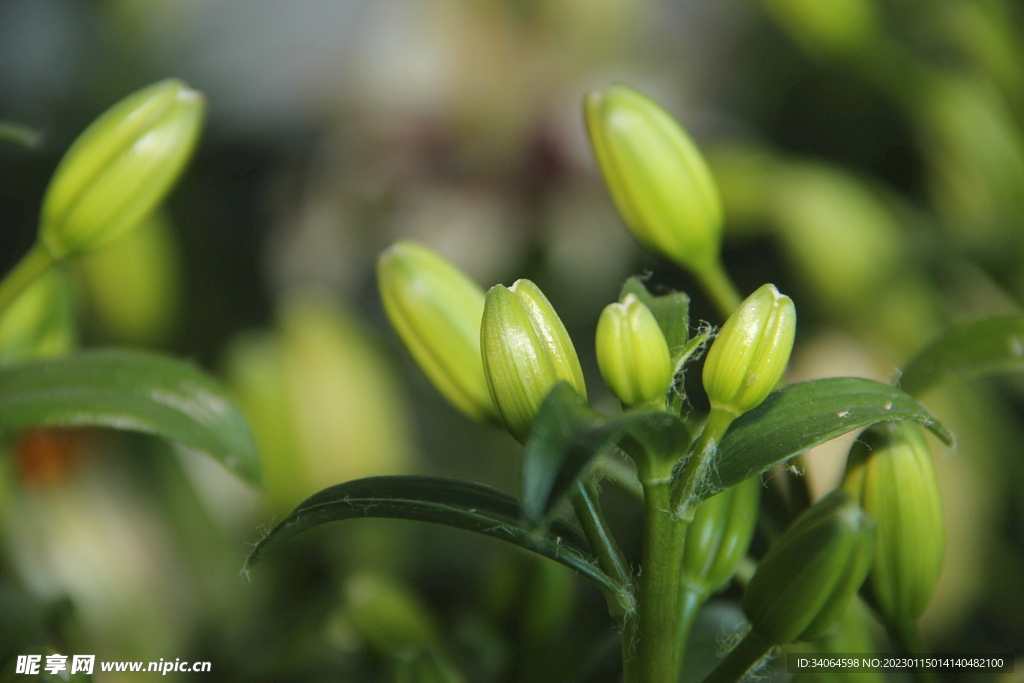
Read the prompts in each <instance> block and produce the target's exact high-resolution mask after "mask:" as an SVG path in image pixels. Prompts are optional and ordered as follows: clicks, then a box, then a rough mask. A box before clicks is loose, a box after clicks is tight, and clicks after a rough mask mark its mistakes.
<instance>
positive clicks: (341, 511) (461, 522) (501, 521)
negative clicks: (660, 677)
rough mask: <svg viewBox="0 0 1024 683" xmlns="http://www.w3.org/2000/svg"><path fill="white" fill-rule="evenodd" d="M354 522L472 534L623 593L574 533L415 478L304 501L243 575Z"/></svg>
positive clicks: (381, 480)
mask: <svg viewBox="0 0 1024 683" xmlns="http://www.w3.org/2000/svg"><path fill="white" fill-rule="evenodd" d="M360 517H386V518H391V519H411V520H417V521H421V522H432V523H434V524H442V525H444V526H450V527H454V528H456V529H463V530H465V531H473V532H475V533H478V534H483V535H485V536H490V537H491V538H497V539H500V540H502V541H506V542H508V543H512V544H514V545H517V546H519V547H520V548H525V549H526V550H529V551H531V552H535V553H537V554H538V555H542V556H544V557H547V558H549V559H552V560H555V561H556V562H560V563H562V564H564V565H566V566H568V567H572V568H573V569H575V570H577V571H579V572H580V573H581V574H583V576H585V577H586V578H587V579H589V580H590V581H592V582H593V583H595V584H596V585H597V586H598V587H599V588H601V589H602V590H604V591H610V592H611V593H613V594H615V595H620V594H622V592H623V591H624V590H625V589H623V588H622V587H620V586H619V585H618V584H616V583H615V582H614V581H613V580H612V579H611V578H609V577H608V576H607V575H606V574H605V573H604V572H602V571H601V570H600V569H599V568H598V567H597V565H595V564H594V563H593V562H592V561H591V560H590V552H589V546H588V545H587V542H586V539H584V537H583V534H582V532H581V531H580V530H579V529H577V528H576V527H574V526H572V525H570V524H568V523H566V522H563V521H555V522H553V523H552V524H551V525H550V526H549V527H548V529H547V530H546V531H545V532H544V533H543V534H538V533H534V532H532V531H531V530H529V529H527V528H526V527H525V526H524V524H523V509H522V507H521V506H520V505H519V501H517V500H516V499H515V498H513V497H512V496H510V495H508V494H507V493H504V492H502V491H499V490H497V489H494V488H491V487H489V486H484V485H483V484H476V483H473V482H468V481H461V480H458V479H445V478H442V477H425V476H418V475H404V476H390V477H369V478H366V479H356V480H355V481H349V482H346V483H344V484H338V485H337V486H332V487H330V488H326V489H324V490H323V491H320V492H319V493H316V494H314V495H313V496H311V497H309V498H307V499H306V500H305V501H303V502H302V503H301V504H300V505H299V506H298V507H297V508H295V509H294V510H292V512H291V513H290V514H289V515H288V516H287V517H285V518H284V520H282V521H281V523H280V524H278V525H277V526H275V527H274V528H273V529H271V530H270V533H269V534H267V535H266V536H265V537H264V538H263V539H262V540H261V541H260V542H259V543H258V544H257V545H256V547H255V548H253V551H252V553H251V554H250V555H249V559H248V560H246V563H245V569H246V571H248V570H249V569H250V568H251V567H252V566H253V565H254V564H255V563H256V562H257V561H259V559H260V558H261V557H263V556H264V555H266V553H267V552H268V551H269V550H270V549H272V548H274V547H275V546H277V545H278V544H279V543H281V542H282V541H284V540H286V539H289V538H291V537H292V536H295V535H296V534H299V533H301V532H303V531H306V530H307V529H312V528H313V527H316V526H319V525H321V524H326V523H328V522H336V521H339V520H343V519H357V518H360Z"/></svg>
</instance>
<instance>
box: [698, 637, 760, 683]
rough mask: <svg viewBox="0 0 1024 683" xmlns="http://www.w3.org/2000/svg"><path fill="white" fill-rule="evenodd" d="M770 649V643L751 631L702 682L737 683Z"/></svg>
mask: <svg viewBox="0 0 1024 683" xmlns="http://www.w3.org/2000/svg"><path fill="white" fill-rule="evenodd" d="M771 649H772V645H771V643H768V642H765V641H764V640H762V639H761V637H760V636H758V635H757V634H756V633H754V632H753V631H750V632H748V633H747V635H746V637H745V638H743V640H741V641H740V644H739V645H737V646H736V649H735V650H733V651H732V652H730V653H729V654H728V656H726V658H725V659H723V660H722V661H721V662H719V664H718V666H716V667H715V670H714V671H712V672H711V673H710V674H708V677H707V678H705V679H704V683H737V682H738V681H740V680H742V679H743V676H744V674H746V673H747V672H748V671H750V667H752V666H754V664H756V663H757V661H758V660H759V659H761V658H762V657H764V656H765V655H766V654H768V651H769V650H771Z"/></svg>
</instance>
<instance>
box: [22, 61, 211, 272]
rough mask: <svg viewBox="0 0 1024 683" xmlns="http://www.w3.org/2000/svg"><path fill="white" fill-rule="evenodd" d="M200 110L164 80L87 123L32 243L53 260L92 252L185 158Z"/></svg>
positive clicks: (145, 209)
mask: <svg viewBox="0 0 1024 683" xmlns="http://www.w3.org/2000/svg"><path fill="white" fill-rule="evenodd" d="M204 109H205V106H204V102H203V97H202V95H201V94H200V93H198V92H197V91H195V90H192V89H190V88H189V87H188V86H186V85H185V84H184V83H183V82H181V81H179V80H177V79H173V78H171V79H167V80H163V81H160V82H158V83H154V84H152V85H150V86H148V87H146V88H143V89H141V90H139V91H137V92H135V93H133V94H131V95H129V96H128V97H126V98H124V99H123V100H121V101H120V102H118V103H116V104H115V105H114V106H112V107H111V108H110V109H108V110H107V111H106V112H104V113H103V114H102V115H100V117H99V118H97V119H96V120H95V121H93V123H92V124H90V126H89V127H88V128H87V129H86V130H85V131H84V132H83V133H82V134H81V135H80V136H79V137H78V139H76V140H75V142H74V143H73V144H72V145H71V147H70V148H69V149H68V151H67V153H65V155H64V158H63V159H61V162H60V164H59V165H58V166H57V170H56V171H55V172H54V174H53V179H52V180H51V181H50V185H49V187H48V188H47V190H46V196H45V197H44V199H43V206H42V211H41V214H40V227H39V239H40V241H41V242H42V243H43V244H45V245H46V247H47V249H48V250H49V251H50V253H51V254H52V255H53V256H54V258H58V259H59V258H63V257H65V256H67V255H69V254H72V253H80V252H87V251H93V250H95V249H99V248H100V247H102V246H103V245H105V244H107V243H109V242H111V241H113V240H115V239H117V238H118V237H119V236H120V235H122V234H123V233H124V232H126V231H127V230H130V229H131V228H132V227H134V226H135V225H136V224H137V223H138V222H139V221H140V220H141V219H142V218H143V217H144V216H145V215H146V214H147V213H149V212H150V211H151V210H153V208H155V207H156V205H157V204H158V203H159V202H160V201H161V200H162V199H163V198H164V196H165V195H166V194H167V192H168V191H169V190H170V188H171V186H172V185H173V184H174V181H175V180H176V179H177V177H178V175H180V173H181V171H182V169H183V168H184V167H185V163H186V162H187V161H188V159H189V157H190V156H191V154H192V149H193V147H194V146H195V143H196V140H197V139H198V137H199V130H200V128H201V123H202V118H203V112H204Z"/></svg>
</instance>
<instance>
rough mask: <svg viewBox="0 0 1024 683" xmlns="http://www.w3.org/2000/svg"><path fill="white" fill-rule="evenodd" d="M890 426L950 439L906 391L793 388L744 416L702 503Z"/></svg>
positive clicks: (853, 383) (722, 450) (819, 385)
mask: <svg viewBox="0 0 1024 683" xmlns="http://www.w3.org/2000/svg"><path fill="white" fill-rule="evenodd" d="M888 420H913V421H914V422H918V423H920V424H922V425H923V426H925V427H927V428H928V429H930V430H931V431H932V432H934V433H935V435H936V436H937V437H939V438H940V439H941V440H942V441H943V442H944V443H947V444H950V443H952V437H951V436H950V434H949V433H948V432H947V431H946V430H945V428H943V426H942V425H941V424H939V422H938V420H936V419H935V417H934V416H932V414H931V413H929V412H928V410H927V409H926V408H925V407H924V406H922V405H921V404H920V403H918V402H917V401H916V400H914V399H913V398H912V397H911V396H909V395H908V394H906V393H905V392H903V391H902V390H900V389H897V388H895V387H891V386H889V385H888V384H882V383H881V382H876V381H874V380H870V379H860V378H856V377H831V378H827V379H815V380H811V381H809V382H800V383H798V384H791V385H789V386H788V387H784V388H782V389H779V390H778V391H775V392H773V393H772V394H771V395H769V396H768V398H767V399H765V401H764V403H762V404H761V405H760V406H758V407H757V408H754V409H753V410H751V411H750V412H748V413H745V414H744V415H741V416H740V417H739V418H738V419H737V420H736V421H735V422H733V423H732V426H731V427H730V428H729V431H727V432H726V434H725V437H724V438H723V439H722V442H721V443H720V444H719V446H718V454H717V456H716V460H715V467H714V469H713V472H712V475H711V478H710V479H709V481H708V483H707V485H706V487H705V489H704V490H703V491H702V492H701V497H702V498H707V497H708V496H711V495H714V494H715V493H717V492H718V491H721V490H724V489H727V488H729V487H730V486H735V485H736V484H738V483H740V482H741V481H743V480H744V479H746V478H748V477H752V476H754V475H755V474H760V473H761V472H764V471H765V470H767V469H768V468H769V467H771V466H772V465H775V464H777V463H780V462H783V461H784V460H787V459H789V458H791V457H793V456H794V455H797V454H799V453H802V452H804V451H806V450H807V449H809V448H813V447H814V446H817V445H819V444H822V443H825V442H826V441H828V440H830V439H834V438H836V437H837V436H841V435H843V434H846V433H847V432H852V431H853V430H855V429H859V428H860V427H867V426H868V425H872V424H875V423H876V422H886V421H888Z"/></svg>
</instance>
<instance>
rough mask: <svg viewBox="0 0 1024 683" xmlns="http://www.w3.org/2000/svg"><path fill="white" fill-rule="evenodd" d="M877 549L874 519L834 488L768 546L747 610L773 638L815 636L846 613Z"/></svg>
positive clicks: (749, 590) (779, 640) (787, 639)
mask: <svg viewBox="0 0 1024 683" xmlns="http://www.w3.org/2000/svg"><path fill="white" fill-rule="evenodd" d="M874 552H875V523H874V521H873V520H872V519H871V517H869V516H868V515H867V514H866V513H865V512H864V510H862V509H861V507H860V506H859V505H857V502H856V501H855V500H854V499H853V497H852V496H850V494H849V493H847V492H846V491H843V490H841V489H840V490H837V491H833V492H832V493H830V494H829V495H828V496H826V497H825V498H822V499H821V500H820V501H818V502H817V503H815V504H814V505H812V506H811V507H810V508H808V509H807V510H805V511H804V512H803V513H802V514H801V515H800V516H799V517H797V518H796V520H794V521H793V523H792V524H791V525H790V527H789V528H788V529H786V532H785V533H784V534H783V535H782V536H781V537H780V538H779V539H778V540H777V541H776V542H775V544H774V545H772V547H771V548H770V549H769V550H768V553H767V554H766V555H765V556H764V559H763V560H761V563H760V565H759V566H758V568H757V573H756V574H754V578H753V579H751V581H750V585H749V586H747V591H746V593H745V594H744V596H743V611H744V612H745V613H746V615H747V618H748V619H749V620H750V623H751V624H752V625H753V627H754V631H755V632H756V633H757V634H758V635H759V636H760V637H761V638H762V639H764V640H765V641H767V642H769V643H772V644H775V645H784V644H786V643H791V642H793V641H796V640H813V639H814V638H817V637H819V636H821V635H823V634H824V633H825V632H826V631H828V630H829V628H830V627H831V626H832V624H833V623H835V621H836V620H837V619H839V618H840V617H841V616H842V615H843V612H844V611H845V610H846V607H847V605H848V604H849V603H850V600H851V599H852V598H853V596H854V594H855V593H856V592H857V590H858V589H859V588H860V586H861V584H862V583H864V579H865V577H866V576H867V574H868V570H869V569H870V568H871V561H872V559H873V558H874Z"/></svg>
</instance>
